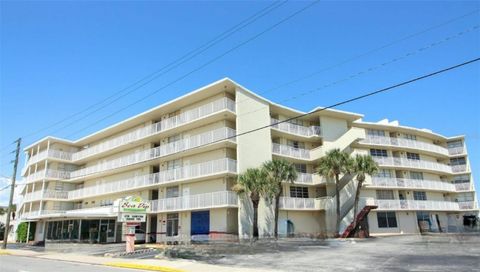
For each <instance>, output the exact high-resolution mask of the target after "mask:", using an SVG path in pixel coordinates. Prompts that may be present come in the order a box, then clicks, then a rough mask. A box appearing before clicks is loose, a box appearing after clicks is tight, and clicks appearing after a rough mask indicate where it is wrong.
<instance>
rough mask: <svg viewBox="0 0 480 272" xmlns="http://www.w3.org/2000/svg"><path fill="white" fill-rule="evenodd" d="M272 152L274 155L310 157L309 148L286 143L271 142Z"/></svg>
mask: <svg viewBox="0 0 480 272" xmlns="http://www.w3.org/2000/svg"><path fill="white" fill-rule="evenodd" d="M272 152H273V153H274V154H276V155H282V156H289V157H294V158H299V159H310V150H308V149H303V148H295V147H291V146H288V145H282V144H277V143H272Z"/></svg>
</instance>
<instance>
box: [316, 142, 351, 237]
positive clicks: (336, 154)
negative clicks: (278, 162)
mask: <svg viewBox="0 0 480 272" xmlns="http://www.w3.org/2000/svg"><path fill="white" fill-rule="evenodd" d="M352 164H353V162H352V159H351V158H350V155H349V154H348V153H346V152H343V151H340V149H338V148H337V149H333V150H330V151H328V152H327V154H326V155H325V156H324V157H322V158H321V159H320V161H319V165H318V168H317V172H318V174H319V175H321V176H323V177H326V178H330V179H332V178H334V179H335V195H336V197H335V199H336V204H337V205H336V206H337V207H336V214H337V221H336V224H335V232H336V233H335V236H338V235H339V231H340V219H341V218H340V184H339V183H340V175H341V174H344V175H345V174H350V173H351V172H352Z"/></svg>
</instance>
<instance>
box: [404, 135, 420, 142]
mask: <svg viewBox="0 0 480 272" xmlns="http://www.w3.org/2000/svg"><path fill="white" fill-rule="evenodd" d="M404 137H405V139H407V140H413V141H416V140H417V136H416V135H412V134H405V136H404Z"/></svg>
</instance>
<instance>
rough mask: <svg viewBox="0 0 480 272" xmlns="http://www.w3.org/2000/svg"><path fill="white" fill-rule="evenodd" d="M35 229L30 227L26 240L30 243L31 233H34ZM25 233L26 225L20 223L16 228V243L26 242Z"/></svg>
mask: <svg viewBox="0 0 480 272" xmlns="http://www.w3.org/2000/svg"><path fill="white" fill-rule="evenodd" d="M34 230H35V228H32V227H31V226H30V233H29V235H28V236H29V237H28V240H29V241H32V240H33V233H34ZM27 231H28V223H26V222H22V223H20V224H19V225H18V227H17V241H19V242H20V243H25V242H26V241H27Z"/></svg>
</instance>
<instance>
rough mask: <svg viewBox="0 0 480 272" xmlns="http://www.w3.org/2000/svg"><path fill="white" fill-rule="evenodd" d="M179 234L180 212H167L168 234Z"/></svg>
mask: <svg viewBox="0 0 480 272" xmlns="http://www.w3.org/2000/svg"><path fill="white" fill-rule="evenodd" d="M177 235H178V213H169V214H167V236H177Z"/></svg>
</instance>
